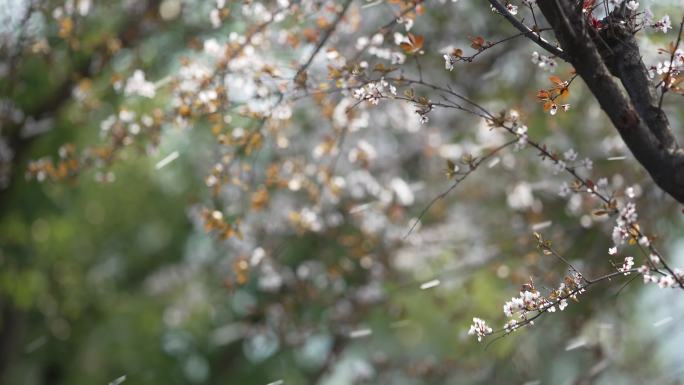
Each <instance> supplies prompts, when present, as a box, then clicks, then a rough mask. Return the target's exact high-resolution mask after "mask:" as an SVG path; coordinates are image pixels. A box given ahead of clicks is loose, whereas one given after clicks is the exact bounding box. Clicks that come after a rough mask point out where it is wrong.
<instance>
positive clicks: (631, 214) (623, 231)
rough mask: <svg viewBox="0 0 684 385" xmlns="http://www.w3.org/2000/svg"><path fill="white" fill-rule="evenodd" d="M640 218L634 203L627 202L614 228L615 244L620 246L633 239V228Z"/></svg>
mask: <svg viewBox="0 0 684 385" xmlns="http://www.w3.org/2000/svg"><path fill="white" fill-rule="evenodd" d="M637 218H638V215H637V212H636V205H635V204H634V202H627V203H626V204H625V205H624V206H623V207H622V208H621V209H620V213H619V215H618V218H617V219H616V221H615V227H613V243H614V244H615V246H616V247H617V246H620V245H621V244H623V243H624V242H625V241H626V240H628V239H629V238H630V237H631V227H632V225H633V224H634V223H636V221H637Z"/></svg>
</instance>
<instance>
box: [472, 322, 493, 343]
mask: <svg viewBox="0 0 684 385" xmlns="http://www.w3.org/2000/svg"><path fill="white" fill-rule="evenodd" d="M491 333H492V328H490V327H489V326H487V323H486V322H485V321H484V320H482V319H480V318H477V317H475V318H473V324H472V325H470V330H468V335H471V336H472V335H476V336H477V340H478V341H482V337H485V336H487V335H489V334H491Z"/></svg>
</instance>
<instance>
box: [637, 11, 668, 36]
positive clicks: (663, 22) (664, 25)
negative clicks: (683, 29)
mask: <svg viewBox="0 0 684 385" xmlns="http://www.w3.org/2000/svg"><path fill="white" fill-rule="evenodd" d="M646 21H648V19H647V18H646V16H644V24H651V23H646ZM651 28H655V29H659V30H661V31H662V32H663V33H667V31H668V30H670V29H672V22H671V21H670V15H665V16H663V17H661V18H660V20H658V21H656V22H655V23H652V24H651Z"/></svg>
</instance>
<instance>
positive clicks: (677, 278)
mask: <svg viewBox="0 0 684 385" xmlns="http://www.w3.org/2000/svg"><path fill="white" fill-rule="evenodd" d="M654 260H656V261H658V262H659V261H660V258H658V256H657V255H651V262H653V261H654ZM653 263H654V264H655V263H657V262H653ZM637 271H638V272H639V274H641V276H642V277H643V278H644V283H656V284H658V287H659V288H661V289H667V288H673V287H679V282H684V273H683V272H682V271H681V270H680V269H677V268H675V269H674V270H673V273H674V276H673V275H672V274H668V273H663V274H659V275H655V274H653V273H652V271H651V268H650V267H648V266H647V265H642V266H640V267H639V268H637Z"/></svg>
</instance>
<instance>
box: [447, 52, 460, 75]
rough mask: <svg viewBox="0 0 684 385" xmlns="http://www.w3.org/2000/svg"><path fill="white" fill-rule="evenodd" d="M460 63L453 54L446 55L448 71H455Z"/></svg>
mask: <svg viewBox="0 0 684 385" xmlns="http://www.w3.org/2000/svg"><path fill="white" fill-rule="evenodd" d="M457 62H458V57H457V56H455V55H452V54H448V53H445V54H444V68H445V69H446V70H447V71H452V70H453V69H454V65H456V63H457Z"/></svg>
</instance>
